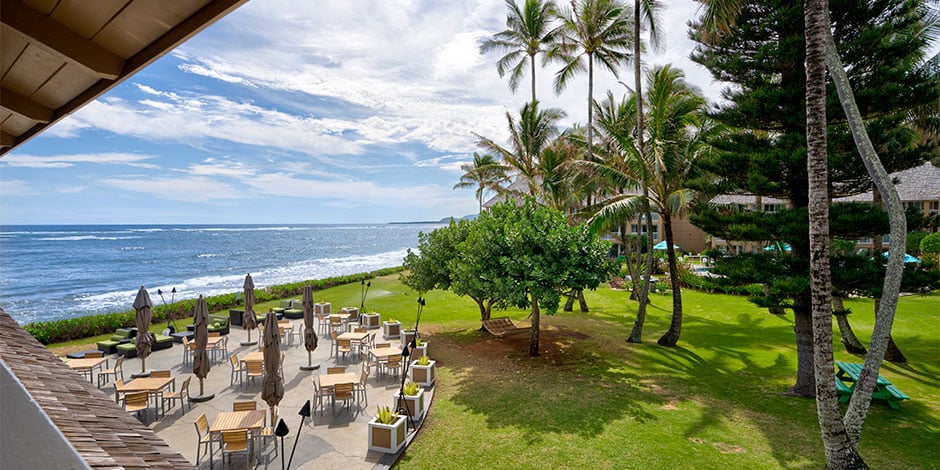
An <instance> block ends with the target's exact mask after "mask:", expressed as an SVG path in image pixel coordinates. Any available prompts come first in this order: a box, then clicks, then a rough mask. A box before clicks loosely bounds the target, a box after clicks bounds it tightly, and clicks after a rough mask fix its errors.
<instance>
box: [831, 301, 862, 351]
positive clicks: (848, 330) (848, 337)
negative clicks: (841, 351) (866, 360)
mask: <svg viewBox="0 0 940 470" xmlns="http://www.w3.org/2000/svg"><path fill="white" fill-rule="evenodd" d="M832 314H833V315H835V316H836V323H837V324H838V325H839V335H840V336H842V344H843V345H845V351H846V352H847V353H849V354H865V353H866V352H868V350H867V349H865V345H863V344H862V342H861V341H859V340H858V337H856V336H855V332H854V331H852V325H850V324H849V316H848V312H847V311H846V310H845V305H843V304H842V297H841V296H839V295H835V294H833V296H832Z"/></svg>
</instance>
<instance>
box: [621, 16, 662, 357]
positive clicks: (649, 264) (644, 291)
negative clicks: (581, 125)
mask: <svg viewBox="0 0 940 470" xmlns="http://www.w3.org/2000/svg"><path fill="white" fill-rule="evenodd" d="M661 9H662V2H658V1H655V0H633V87H634V93H635V94H636V99H635V100H633V101H634V102H635V104H636V141H637V146H636V148H637V150H638V151H639V158H640V160H644V159H645V145H644V144H643V130H644V129H645V126H644V123H643V118H644V116H643V103H644V101H643V80H642V68H643V67H642V62H643V61H642V60H641V59H640V58H641V57H642V56H641V46H642V39H641V37H640V36H641V34H640V33H641V32H642V30H643V26H646V27H647V28H648V29H649V33H650V36H649V38H650V45H652V46H653V47H657V46H659V45H660V44H661V35H660V34H659V29H657V23H658V18H659V11H660V10H661ZM643 198H644V201H645V202H644V210H643V217H644V218H645V219H646V224H647V227H652V225H653V217H652V213H651V212H652V211H651V208H650V205H649V189H648V187H647V186H646V185H644V186H643ZM647 235H648V236H647V237H646V264H645V266H644V268H643V277H642V279H643V281H642V286H641V287H640V290H639V295H638V297H639V298H638V300H639V308H638V309H637V313H636V321H634V322H633V329H631V330H630V336H629V337H628V338H627V341H628V342H631V343H639V342H641V341H642V340H643V323H644V321H645V320H646V305H647V303H648V299H649V292H650V278H651V277H652V275H653V236H652V235H653V232H652V230H651V229H650V230H647Z"/></svg>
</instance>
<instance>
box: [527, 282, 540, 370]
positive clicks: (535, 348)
mask: <svg viewBox="0 0 940 470" xmlns="http://www.w3.org/2000/svg"><path fill="white" fill-rule="evenodd" d="M530 318H531V319H532V326H531V328H529V356H530V357H537V356H539V299H536V298H535V296H534V295H533V296H532V314H531V315H530Z"/></svg>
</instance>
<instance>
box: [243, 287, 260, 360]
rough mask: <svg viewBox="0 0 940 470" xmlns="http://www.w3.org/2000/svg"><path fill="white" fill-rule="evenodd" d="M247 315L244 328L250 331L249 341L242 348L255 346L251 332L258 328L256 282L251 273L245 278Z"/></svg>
mask: <svg viewBox="0 0 940 470" xmlns="http://www.w3.org/2000/svg"><path fill="white" fill-rule="evenodd" d="M244 287H245V313H244V314H243V315H244V316H243V317H242V326H243V327H244V328H245V329H246V330H248V341H245V342H244V343H242V346H251V345H253V344H255V342H254V341H252V340H251V330H253V329H255V328H257V327H258V321H257V320H255V281H253V280H252V279H251V274H250V273H249V274H248V275H247V276H245V286H244Z"/></svg>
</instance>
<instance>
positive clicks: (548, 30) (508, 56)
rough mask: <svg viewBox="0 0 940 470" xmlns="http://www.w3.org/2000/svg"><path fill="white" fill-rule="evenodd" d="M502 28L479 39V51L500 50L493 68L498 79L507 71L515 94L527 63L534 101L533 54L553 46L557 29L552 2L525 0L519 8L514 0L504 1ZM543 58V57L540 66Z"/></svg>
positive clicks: (510, 87)
mask: <svg viewBox="0 0 940 470" xmlns="http://www.w3.org/2000/svg"><path fill="white" fill-rule="evenodd" d="M506 9H507V10H509V14H507V15H506V29H505V30H503V31H500V32H498V33H496V34H494V35H493V37H492V38H487V39H484V40H483V41H481V42H480V52H481V53H483V54H486V53H488V52H491V51H497V52H504V53H505V55H503V56H502V57H501V58H500V59H499V61H497V62H496V71H497V72H499V77H500V78H502V77H503V76H504V75H505V74H506V73H507V72H509V89H510V90H512V91H513V93H515V91H516V90H518V89H519V82H520V81H521V80H522V75H523V74H524V73H525V68H526V66H527V65H528V66H529V67H530V68H531V71H530V72H529V75H530V76H531V79H532V101H535V56H536V55H538V54H539V53H540V52H547V51H548V50H550V49H551V48H552V47H554V45H555V41H556V40H557V36H558V28H557V27H553V26H552V24H551V23H552V20H553V19H554V15H555V4H554V3H553V2H551V1H547V2H543V1H542V0H526V2H525V7H524V8H523V10H522V11H519V5H517V4H516V2H515V0H506ZM545 62H546V60H545V59H544V58H543V60H542V65H545Z"/></svg>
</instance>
